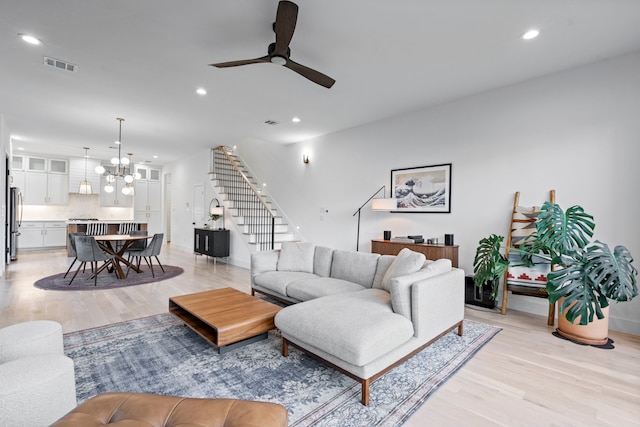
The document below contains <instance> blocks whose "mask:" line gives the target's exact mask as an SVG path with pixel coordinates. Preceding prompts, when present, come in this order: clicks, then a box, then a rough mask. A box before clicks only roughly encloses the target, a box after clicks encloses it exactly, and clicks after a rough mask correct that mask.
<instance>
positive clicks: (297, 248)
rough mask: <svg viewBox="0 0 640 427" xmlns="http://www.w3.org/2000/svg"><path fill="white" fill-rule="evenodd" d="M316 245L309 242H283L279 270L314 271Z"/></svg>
mask: <svg viewBox="0 0 640 427" xmlns="http://www.w3.org/2000/svg"><path fill="white" fill-rule="evenodd" d="M314 253H315V246H314V244H313V243H309V242H283V243H282V249H280V257H279V258H278V267H277V270H278V271H300V272H304V273H313V254H314Z"/></svg>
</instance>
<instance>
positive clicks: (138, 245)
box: [125, 230, 148, 261]
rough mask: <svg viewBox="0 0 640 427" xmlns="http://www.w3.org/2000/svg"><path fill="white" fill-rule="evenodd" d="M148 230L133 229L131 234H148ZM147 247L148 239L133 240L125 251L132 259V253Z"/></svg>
mask: <svg viewBox="0 0 640 427" xmlns="http://www.w3.org/2000/svg"><path fill="white" fill-rule="evenodd" d="M147 234H148V233H147V230H131V231H130V232H129V236H146V235H147ZM146 247H147V241H146V240H144V239H143V240H136V241H135V242H133V243H132V244H131V245H130V246H129V247H128V248H127V250H126V251H125V252H126V253H127V255H128V259H129V261H131V257H132V255H131V253H132V252H137V251H141V250H143V249H145V248H146Z"/></svg>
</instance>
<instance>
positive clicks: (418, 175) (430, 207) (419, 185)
mask: <svg viewBox="0 0 640 427" xmlns="http://www.w3.org/2000/svg"><path fill="white" fill-rule="evenodd" d="M391 188H392V189H393V197H394V198H395V199H396V200H397V204H398V208H397V209H396V210H394V211H393V212H409V213H411V212H413V213H420V212H429V213H451V163H446V164H442V165H431V166H420V167H416V168H404V169H393V170H392V171H391Z"/></svg>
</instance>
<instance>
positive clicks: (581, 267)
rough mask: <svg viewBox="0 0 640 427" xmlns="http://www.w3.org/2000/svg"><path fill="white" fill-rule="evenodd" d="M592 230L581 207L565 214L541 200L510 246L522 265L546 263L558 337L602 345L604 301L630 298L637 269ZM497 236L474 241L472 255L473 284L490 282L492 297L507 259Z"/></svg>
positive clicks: (629, 258)
mask: <svg viewBox="0 0 640 427" xmlns="http://www.w3.org/2000/svg"><path fill="white" fill-rule="evenodd" d="M594 229H595V223H594V222H593V217H592V216H591V215H589V214H587V213H585V212H584V209H583V208H582V207H581V206H573V207H570V208H569V209H567V210H566V212H565V211H563V210H562V209H561V208H560V206H559V205H557V204H555V203H550V202H545V203H544V205H543V206H542V210H541V213H540V215H539V216H538V220H537V221H536V232H535V233H534V234H532V235H531V236H529V237H527V238H526V239H525V240H524V243H523V244H522V245H521V246H519V247H517V248H510V250H511V251H516V252H518V253H519V254H520V256H521V258H522V261H523V263H524V264H527V265H534V264H541V263H545V264H549V265H550V267H551V271H550V272H549V273H548V274H547V284H546V290H547V293H548V299H549V302H550V303H555V302H557V301H560V303H559V310H558V312H559V316H558V317H559V319H558V329H557V331H558V333H559V334H560V335H562V336H564V337H566V338H569V339H571V340H573V341H578V342H583V343H587V344H605V343H606V342H607V340H608V338H607V335H608V321H607V317H606V312H607V309H608V306H609V302H610V301H615V302H623V301H630V300H631V299H633V298H635V297H636V296H637V295H638V286H637V279H636V277H637V275H638V270H637V269H636V268H635V267H634V265H633V257H632V256H631V253H630V252H629V250H628V249H627V248H626V247H624V246H616V247H615V248H614V250H613V251H611V250H610V249H609V246H608V245H607V244H605V243H602V242H600V241H598V240H595V241H593V242H592V241H591V237H593V230H594ZM503 240H504V237H503V236H498V235H495V234H493V235H491V236H489V237H487V238H484V239H482V240H480V243H479V246H478V248H477V249H476V256H475V259H474V273H475V282H476V285H477V286H482V285H484V284H485V283H488V282H489V281H490V280H494V289H493V292H494V295H495V293H496V292H497V280H496V279H499V278H501V277H503V275H504V272H505V270H506V269H507V268H508V267H509V260H508V259H507V258H505V257H504V255H502V253H501V250H502V241H503ZM602 322H605V323H604V327H603V325H602ZM593 329H598V330H596V335H600V336H592V333H591V331H590V330H593ZM603 330H604V336H602V333H603V332H602V331H603Z"/></svg>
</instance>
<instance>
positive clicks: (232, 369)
mask: <svg viewBox="0 0 640 427" xmlns="http://www.w3.org/2000/svg"><path fill="white" fill-rule="evenodd" d="M499 331H500V329H499V328H496V327H493V326H488V325H485V324H482V323H478V322H473V321H467V320H466V321H465V324H464V336H463V337H459V336H458V335H456V333H455V332H451V333H449V334H447V335H446V336H444V337H442V338H441V339H440V340H438V341H437V342H435V343H434V344H432V345H431V346H429V347H427V348H426V349H425V350H423V351H422V352H420V353H419V354H417V355H416V356H414V357H413V358H411V359H409V360H407V361H406V362H404V363H403V364H402V365H400V366H398V367H397V368H395V369H394V370H392V371H391V372H389V373H387V374H386V375H384V376H383V377H381V378H380V379H378V380H377V381H375V382H373V383H372V385H371V403H370V405H369V406H363V405H362V404H360V390H361V388H360V383H357V382H356V381H354V380H352V379H351V378H349V377H347V376H345V375H342V374H340V373H339V372H336V371H334V370H333V369H330V368H327V367H325V366H324V365H322V364H320V363H318V362H316V361H314V360H312V359H310V358H308V357H307V356H305V355H303V354H301V353H299V352H298V351H297V350H295V349H293V348H291V349H290V355H289V357H283V356H282V355H281V339H280V336H279V334H278V332H277V331H271V332H269V338H268V339H266V340H264V341H260V342H258V343H254V344H250V345H248V346H245V347H242V348H239V349H237V350H234V351H231V352H229V353H226V354H223V355H219V354H218V353H217V351H216V348H215V347H214V346H212V345H211V344H209V343H208V342H206V341H205V340H204V339H202V338H201V337H200V336H199V335H197V334H196V333H195V332H193V331H192V330H191V329H189V328H188V327H186V326H184V325H183V324H182V323H181V322H180V321H179V320H177V319H176V318H174V317H173V316H172V315H170V314H161V315H156V316H151V317H145V318H142V319H136V320H131V321H127V322H122V323H117V324H114V325H108V326H104V327H99V328H93V329H87V330H83V331H78V332H73V333H69V334H65V336H64V345H65V353H66V354H67V355H68V356H69V357H71V358H72V359H73V361H74V363H75V370H76V385H77V393H78V402H79V403H80V402H83V401H85V400H86V399H88V398H89V397H91V396H93V395H96V394H99V393H105V392H110V391H129V392H144V393H157V394H166V395H177V396H185V397H227V398H239V399H248V400H261V401H268V402H275V403H279V404H281V405H284V406H285V407H286V408H287V409H288V410H289V425H290V426H297V427H302V426H340V427H347V426H367V427H371V426H399V425H402V423H403V422H405V421H406V420H407V418H408V417H409V416H410V415H411V414H412V413H413V412H415V410H416V409H417V408H419V407H420V405H422V404H423V403H424V402H425V401H426V400H427V398H428V397H429V395H430V394H431V393H432V392H433V391H434V390H435V389H437V388H438V386H439V385H440V384H442V383H443V382H444V381H446V380H447V379H448V378H449V377H450V376H451V375H452V374H454V373H455V372H456V371H457V370H458V369H460V367H462V366H463V365H464V363H465V362H466V361H467V360H469V359H470V358H471V357H473V355H474V354H475V353H476V352H477V351H478V350H479V349H480V348H482V346H483V345H484V344H486V343H487V342H489V340H491V338H492V337H493V336H495V335H496V334H497V333H498V332H499Z"/></svg>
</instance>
